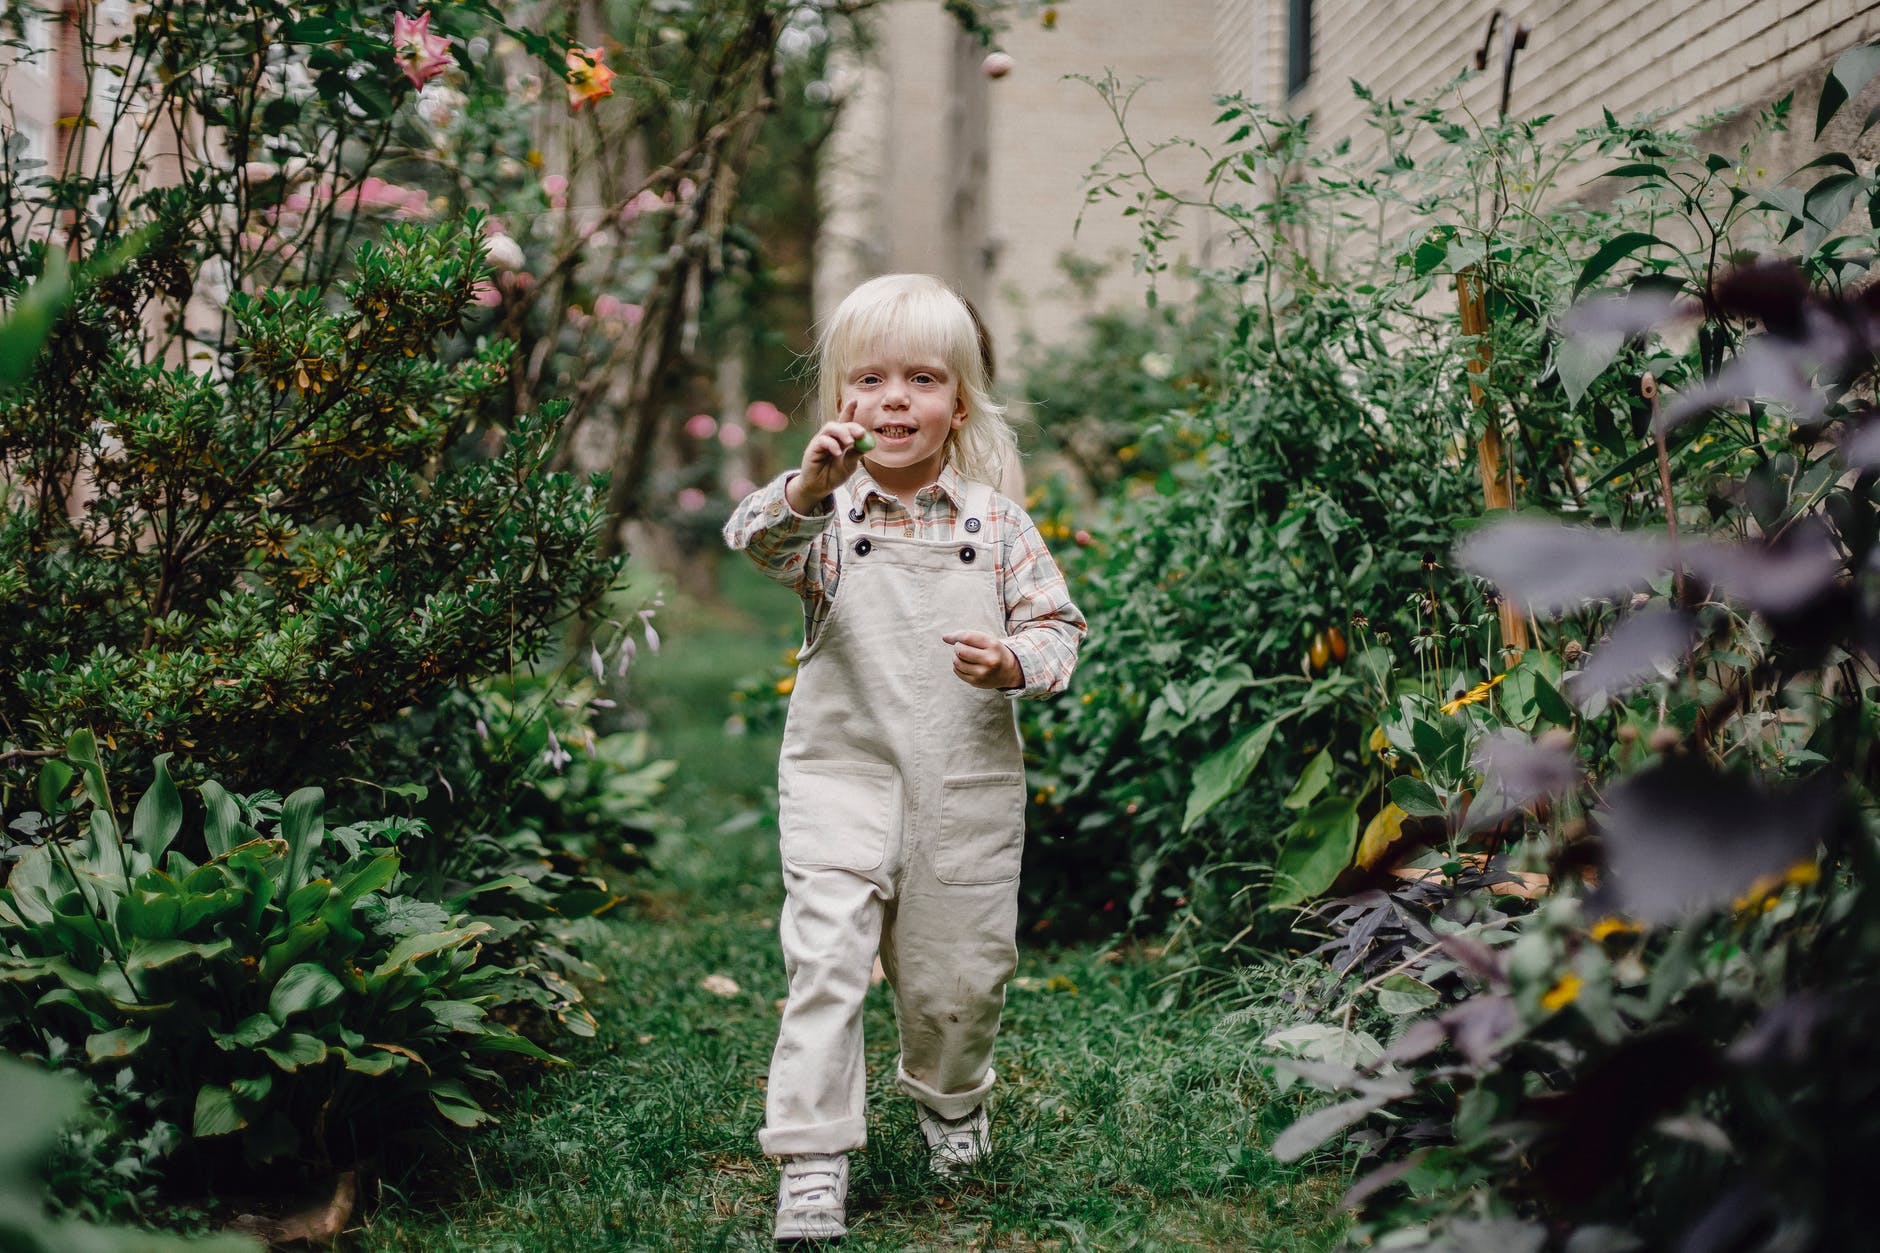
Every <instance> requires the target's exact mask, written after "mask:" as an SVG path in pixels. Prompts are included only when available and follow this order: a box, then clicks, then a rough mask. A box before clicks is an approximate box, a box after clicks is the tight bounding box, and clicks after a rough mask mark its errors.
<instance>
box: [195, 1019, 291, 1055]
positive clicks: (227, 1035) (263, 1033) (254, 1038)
mask: <svg viewBox="0 0 1880 1253" xmlns="http://www.w3.org/2000/svg"><path fill="white" fill-rule="evenodd" d="M280 1033H281V1024H280V1023H278V1022H276V1021H274V1019H273V1017H272V1016H271V1015H268V1014H265V1013H262V1014H250V1015H249V1016H248V1017H246V1018H244V1019H242V1020H241V1022H240V1023H238V1024H236V1027H235V1030H233V1031H214V1032H211V1033H210V1034H211V1035H212V1036H213V1037H214V1039H215V1043H216V1047H217V1048H220V1049H222V1050H223V1051H224V1052H233V1051H234V1050H236V1049H246V1048H253V1047H254V1046H255V1045H257V1044H260V1043H262V1042H264V1041H266V1040H272V1039H273V1038H274V1037H275V1036H277V1035H279V1034H280Z"/></svg>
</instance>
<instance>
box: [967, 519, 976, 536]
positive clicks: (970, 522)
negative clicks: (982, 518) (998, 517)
mask: <svg viewBox="0 0 1880 1253" xmlns="http://www.w3.org/2000/svg"><path fill="white" fill-rule="evenodd" d="M966 530H967V533H968V534H970V535H977V534H979V519H978V518H968V519H966Z"/></svg>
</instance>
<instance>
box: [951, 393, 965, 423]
mask: <svg viewBox="0 0 1880 1253" xmlns="http://www.w3.org/2000/svg"><path fill="white" fill-rule="evenodd" d="M965 425H966V389H965V388H960V389H959V390H957V391H955V392H954V393H953V429H954V430H956V431H957V430H959V429H960V428H961V427H962V426H965Z"/></svg>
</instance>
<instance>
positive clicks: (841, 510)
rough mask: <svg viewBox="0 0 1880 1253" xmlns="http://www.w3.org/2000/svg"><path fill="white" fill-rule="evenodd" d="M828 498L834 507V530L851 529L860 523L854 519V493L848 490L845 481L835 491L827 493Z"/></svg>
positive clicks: (844, 530)
mask: <svg viewBox="0 0 1880 1253" xmlns="http://www.w3.org/2000/svg"><path fill="white" fill-rule="evenodd" d="M829 499H830V503H831V504H832V505H834V507H835V511H836V531H837V532H838V533H842V532H846V531H849V530H852V529H854V528H856V527H858V526H860V525H861V524H860V523H859V522H857V521H856V519H855V516H854V512H853V511H854V509H855V508H856V503H855V493H854V492H853V491H851V490H850V488H849V485H848V484H847V483H843V484H841V485H839V486H838V487H837V488H836V490H835V491H833V492H831V493H829Z"/></svg>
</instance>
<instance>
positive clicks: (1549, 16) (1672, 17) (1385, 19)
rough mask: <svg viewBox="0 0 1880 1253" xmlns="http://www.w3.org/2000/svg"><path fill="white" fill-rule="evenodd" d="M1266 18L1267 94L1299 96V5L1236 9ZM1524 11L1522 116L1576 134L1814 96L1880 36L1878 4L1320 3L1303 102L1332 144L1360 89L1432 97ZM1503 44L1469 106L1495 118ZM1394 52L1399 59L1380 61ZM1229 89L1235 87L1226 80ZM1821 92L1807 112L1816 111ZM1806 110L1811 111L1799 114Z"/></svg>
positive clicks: (1863, 0) (1702, 0)
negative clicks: (1290, 85) (1838, 65)
mask: <svg viewBox="0 0 1880 1253" xmlns="http://www.w3.org/2000/svg"><path fill="white" fill-rule="evenodd" d="M1223 3H1227V4H1246V3H1251V4H1252V5H1253V6H1254V7H1255V8H1256V9H1258V10H1261V11H1263V13H1264V16H1265V17H1266V19H1267V23H1268V25H1269V27H1270V28H1271V31H1272V36H1273V38H1272V47H1273V48H1274V49H1275V50H1276V52H1277V55H1275V56H1269V57H1267V58H1264V59H1262V64H1263V65H1264V69H1265V73H1264V76H1263V77H1262V78H1261V79H1260V80H1258V81H1257V82H1256V83H1255V87H1254V94H1255V95H1256V96H1257V97H1258V98H1260V99H1263V100H1265V101H1267V102H1269V103H1279V102H1281V101H1283V100H1284V96H1285V58H1284V49H1285V30H1286V19H1287V7H1288V6H1287V4H1286V0H1223ZM1502 7H1507V8H1509V9H1513V10H1515V11H1516V12H1517V17H1518V20H1523V21H1525V22H1526V23H1527V24H1528V26H1529V28H1530V33H1529V36H1528V44H1527V47H1526V48H1525V49H1524V50H1522V51H1521V52H1520V53H1519V54H1518V56H1517V58H1516V61H1515V72H1514V79H1513V90H1512V92H1511V94H1510V100H1509V111H1510V112H1511V113H1515V114H1517V115H1535V114H1541V113H1551V114H1553V115H1554V117H1555V119H1556V120H1555V122H1554V123H1553V128H1554V129H1557V130H1559V131H1562V132H1564V131H1568V130H1572V129H1574V128H1577V127H1580V126H1584V125H1589V124H1592V123H1595V122H1597V121H1598V120H1599V116H1600V109H1601V107H1602V106H1603V107H1605V108H1609V109H1611V110H1612V112H1613V113H1614V114H1615V115H1617V116H1618V117H1620V118H1630V117H1632V116H1633V115H1635V114H1639V113H1644V112H1660V111H1662V112H1665V113H1668V114H1669V116H1670V118H1671V120H1673V121H1680V122H1681V121H1690V120H1692V119H1694V118H1695V117H1697V116H1699V115H1700V114H1704V113H1710V112H1714V111H1716V110H1718V109H1720V108H1723V107H1726V106H1731V105H1741V106H1753V105H1756V104H1760V103H1763V102H1766V101H1768V100H1771V99H1774V98H1775V97H1777V96H1779V95H1781V94H1782V93H1783V92H1784V91H1787V90H1790V89H1792V88H1795V87H1798V86H1801V85H1802V84H1803V82H1804V80H1806V79H1808V78H1809V77H1810V76H1811V75H1813V76H1815V77H1816V79H1817V81H1818V76H1819V73H1820V72H1821V71H1822V70H1823V69H1825V66H1826V64H1827V63H1829V62H1831V61H1832V60H1833V59H1834V57H1835V56H1837V55H1839V54H1840V53H1841V52H1843V51H1845V50H1846V49H1847V48H1849V47H1852V46H1853V45H1855V44H1857V43H1861V42H1863V41H1866V40H1870V39H1873V38H1874V37H1876V36H1880V6H1876V5H1875V4H1873V3H1872V0H1557V2H1556V3H1552V4H1538V3H1537V4H1530V5H1528V6H1525V7H1517V6H1499V5H1496V4H1495V3H1493V0H1317V2H1316V3H1315V4H1314V6H1313V36H1314V37H1313V45H1314V47H1313V51H1314V71H1313V75H1312V78H1311V80H1310V81H1309V82H1308V83H1307V84H1306V86H1305V87H1304V89H1302V90H1301V91H1300V92H1299V93H1298V94H1297V95H1296V96H1294V97H1293V98H1292V100H1291V101H1290V102H1289V104H1290V107H1291V108H1292V110H1293V111H1294V112H1307V111H1309V112H1312V113H1313V114H1314V115H1315V116H1316V117H1317V118H1318V119H1319V121H1320V124H1321V126H1322V128H1323V129H1324V131H1325V133H1327V134H1331V135H1342V134H1348V133H1351V131H1352V130H1353V128H1354V127H1356V126H1357V124H1358V121H1359V112H1360V111H1359V106H1358V104H1357V102H1356V101H1355V100H1354V99H1353V97H1352V95H1351V92H1350V90H1349V88H1348V86H1347V82H1348V80H1350V79H1353V78H1355V79H1358V80H1359V81H1361V82H1363V83H1365V84H1367V85H1368V86H1370V87H1371V88H1372V89H1373V90H1374V91H1376V92H1377V94H1379V95H1380V96H1385V95H1388V96H1394V97H1397V98H1399V99H1401V98H1403V97H1405V96H1418V95H1426V94H1428V93H1430V92H1431V91H1433V90H1435V89H1437V88H1439V87H1440V86H1441V85H1442V84H1443V83H1445V82H1446V81H1448V80H1449V79H1450V78H1451V77H1452V76H1453V75H1454V74H1456V73H1457V72H1459V71H1460V70H1462V69H1463V68H1465V67H1466V66H1468V65H1470V64H1471V59H1472V57H1473V55H1474V53H1475V51H1476V50H1477V49H1479V48H1480V47H1481V46H1482V43H1483V38H1484V35H1485V33H1486V31H1487V28H1488V22H1489V16H1490V14H1492V13H1494V12H1495V11H1496V10H1497V9H1498V8H1502ZM1504 47H1505V45H1504V44H1503V40H1502V31H1499V30H1498V31H1497V32H1496V35H1495V38H1494V40H1493V47H1491V48H1490V50H1489V68H1488V71H1487V73H1485V74H1484V75H1483V76H1482V77H1481V78H1480V79H1478V80H1476V81H1475V82H1473V83H1471V84H1470V85H1468V86H1467V87H1466V88H1465V89H1464V90H1463V93H1462V98H1463V100H1465V101H1466V102H1467V103H1468V105H1469V106H1470V107H1471V108H1473V109H1476V110H1480V111H1482V112H1483V113H1484V114H1492V112H1493V111H1494V109H1495V108H1496V106H1497V104H1498V97H1499V95H1500V91H1501V81H1502V72H1501V71H1502V65H1503V57H1504ZM1384 51H1388V54H1389V55H1388V56H1384V55H1380V53H1381V52H1384ZM1217 82H1218V83H1220V85H1221V86H1222V87H1223V89H1229V88H1231V87H1232V86H1233V85H1234V84H1233V80H1231V79H1229V78H1226V77H1217ZM1812 98H1813V92H1812V90H1809V91H1808V92H1807V93H1806V95H1805V96H1804V95H1803V94H1802V93H1798V96H1797V99H1798V100H1803V99H1807V100H1808V101H1810V102H1812ZM1800 111H1801V110H1799V109H1798V113H1799V112H1800Z"/></svg>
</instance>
